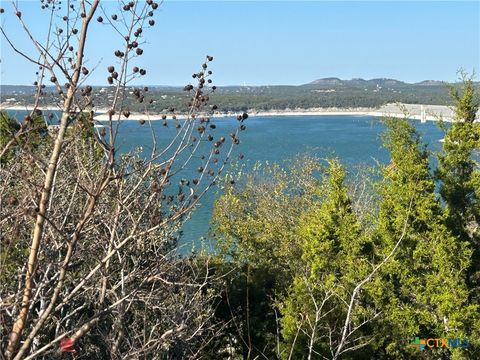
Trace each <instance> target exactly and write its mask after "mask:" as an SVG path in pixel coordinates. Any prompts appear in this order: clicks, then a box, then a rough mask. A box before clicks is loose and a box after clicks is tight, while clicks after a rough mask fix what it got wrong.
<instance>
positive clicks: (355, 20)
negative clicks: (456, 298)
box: [1, 0, 480, 85]
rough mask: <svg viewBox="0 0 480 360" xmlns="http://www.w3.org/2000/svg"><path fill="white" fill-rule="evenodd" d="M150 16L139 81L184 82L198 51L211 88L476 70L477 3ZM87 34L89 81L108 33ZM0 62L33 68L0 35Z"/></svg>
mask: <svg viewBox="0 0 480 360" xmlns="http://www.w3.org/2000/svg"><path fill="white" fill-rule="evenodd" d="M65 2H66V1H64V3H65ZM1 3H2V7H4V8H5V9H6V13H5V14H3V15H2V17H1V22H2V24H3V26H4V27H5V28H6V30H7V32H8V33H9V34H11V35H12V37H13V39H15V40H16V41H17V43H18V44H19V46H20V47H21V48H22V49H31V47H29V46H28V45H27V44H28V42H27V40H26V39H25V37H24V36H22V35H20V29H19V27H18V24H17V23H18V21H17V19H15V17H14V16H5V15H7V14H8V15H11V12H12V10H11V4H10V3H9V2H8V1H1ZM113 4H114V2H113V1H108V2H106V5H105V6H106V7H107V8H109V7H111V6H113ZM19 6H20V7H21V8H22V12H23V17H24V18H25V19H26V20H27V22H28V23H29V24H31V26H32V27H33V30H34V32H39V31H41V29H42V28H45V26H46V24H47V22H46V21H45V19H44V16H45V14H43V13H42V12H41V11H40V8H39V1H19ZM42 14H43V15H42ZM155 19H156V23H157V24H156V26H155V27H154V28H152V29H151V30H149V31H147V32H144V34H145V38H146V40H147V41H148V44H145V45H144V46H143V48H144V50H145V53H144V56H143V57H142V58H141V60H139V61H138V62H137V64H139V66H142V67H145V68H146V69H147V71H148V77H147V78H146V79H145V80H144V81H142V83H146V84H165V85H182V84H185V83H188V82H189V81H190V80H191V77H190V75H191V73H192V72H194V71H195V70H197V68H198V66H199V65H200V64H201V62H202V61H203V59H204V55H206V54H211V55H213V56H214V57H215V62H214V64H213V67H212V70H214V75H215V78H214V79H215V82H216V83H217V84H219V85H230V84H243V83H246V84H247V85H262V84H303V83H307V82H310V81H312V80H315V79H317V78H322V77H330V76H335V77H340V78H346V79H350V78H354V77H362V78H375V77H389V78H396V79H400V80H404V81H408V82H416V81H421V80H424V79H435V80H447V81H452V80H454V79H455V78H456V71H457V70H458V69H459V68H464V69H465V70H467V71H472V70H473V69H475V70H476V71H477V72H478V71H479V70H480V69H479V65H480V2H479V1H470V2H460V1H455V2H443V1H441V2H440V1H437V2H433V1H424V2H413V1H402V2H391V1H383V2H379V1H370V2H360V1H355V2H343V1H335V2H325V1H310V2H298V1H296V2H287V1H281V2H273V1H272V2H271V1H268V2H267V1H237V2H232V1H195V2H186V1H168V0H166V1H165V2H164V3H163V5H162V6H161V8H160V10H159V11H158V12H157V14H156V17H155ZM92 34H94V36H93V37H91V38H90V46H89V47H88V54H87V56H86V57H87V59H88V61H89V63H88V64H89V66H93V65H95V64H99V70H98V71H95V72H93V74H92V77H91V79H90V83H92V84H96V85H99V84H103V83H105V80H104V79H105V77H106V73H105V67H106V66H107V65H109V63H110V61H111V59H112V58H113V56H112V53H113V51H114V50H115V49H116V48H117V46H115V44H118V36H117V35H116V34H115V33H113V31H112V30H110V29H109V28H108V27H106V26H102V25H100V24H97V23H95V24H94V26H93V28H92ZM1 60H2V63H1V66H2V68H1V82H2V84H28V83H32V82H33V81H34V80H35V76H34V73H35V68H34V67H33V66H31V65H29V64H28V63H27V62H26V61H24V60H23V59H19V58H18V56H17V55H15V54H14V53H13V52H12V51H11V49H10V48H9V47H8V45H7V44H6V41H5V40H4V39H3V38H2V42H1ZM477 79H478V76H477Z"/></svg>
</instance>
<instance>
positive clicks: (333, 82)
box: [305, 77, 442, 88]
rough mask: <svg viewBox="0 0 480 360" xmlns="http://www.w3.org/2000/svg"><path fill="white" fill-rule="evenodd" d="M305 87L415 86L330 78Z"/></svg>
mask: <svg viewBox="0 0 480 360" xmlns="http://www.w3.org/2000/svg"><path fill="white" fill-rule="evenodd" d="M431 81H432V80H426V81H422V84H423V83H425V84H427V83H428V82H431ZM437 83H442V82H441V81H438V82H437ZM305 85H307V86H308V85H317V86H344V87H362V86H363V87H367V88H370V87H378V86H382V87H385V86H390V87H395V86H405V85H413V84H408V83H405V82H403V81H400V80H396V79H388V78H378V79H370V80H366V79H362V78H354V79H351V80H342V79H339V78H335V77H328V78H323V79H317V80H314V81H312V82H310V83H308V84H305Z"/></svg>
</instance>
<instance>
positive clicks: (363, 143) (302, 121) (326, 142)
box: [17, 113, 443, 244]
mask: <svg viewBox="0 0 480 360" xmlns="http://www.w3.org/2000/svg"><path fill="white" fill-rule="evenodd" d="M17 115H18V116H20V114H18V113H17ZM213 122H214V123H215V124H216V125H217V129H216V130H215V132H216V134H218V135H220V134H221V135H225V136H226V137H228V134H229V133H230V132H232V131H233V129H234V128H235V127H236V126H237V124H238V123H237V121H236V119H234V118H220V119H215V120H213ZM415 124H416V127H417V129H418V130H419V132H420V133H421V134H422V136H423V140H424V142H425V143H426V144H428V146H429V148H430V149H431V150H434V151H436V150H439V149H440V148H441V143H440V142H439V140H440V139H441V138H442V137H443V135H442V132H441V131H440V130H439V129H438V127H437V124H436V123H434V122H427V123H424V124H422V123H420V122H419V121H415ZM245 125H246V126H247V129H246V130H245V131H244V132H242V133H240V137H239V138H240V140H241V144H240V145H239V146H238V147H237V148H236V152H237V153H240V152H241V153H243V154H244V155H245V158H244V160H243V163H244V164H245V167H246V168H247V169H248V168H250V167H251V166H252V165H253V164H254V163H255V162H257V161H268V162H279V163H283V162H284V161H285V160H288V159H291V158H293V157H295V156H296V155H299V154H300V155H301V154H311V155H314V156H318V157H323V158H325V157H329V156H336V157H338V158H339V159H340V160H341V161H342V162H343V163H344V164H345V165H346V166H347V167H353V166H357V165H367V166H368V165H374V164H376V163H377V162H381V163H385V162H387V161H388V154H387V152H386V151H385V149H383V148H382V146H381V141H380V138H379V136H380V134H381V133H382V132H383V131H384V126H383V124H382V123H381V121H380V119H378V118H375V117H370V116H345V115H335V116H268V117H249V118H248V119H247V120H246V121H245ZM152 127H153V130H154V131H155V133H156V134H157V137H158V143H159V147H161V144H162V142H166V141H167V139H168V138H169V137H170V136H171V134H172V133H173V131H174V129H173V126H171V127H169V128H168V129H167V128H165V127H163V126H162V122H161V121H157V122H152ZM150 131H151V130H150V128H149V127H148V126H147V125H144V126H140V125H139V124H138V122H136V121H125V122H123V123H122V124H121V128H120V132H119V139H120V141H119V144H120V151H129V150H132V149H134V148H136V147H139V146H142V147H144V149H145V150H147V151H148V149H149V147H150V144H151V133H150ZM216 196H218V193H217V191H216V190H213V191H212V192H210V193H209V194H207V196H206V197H204V198H203V199H202V204H201V206H200V207H198V208H197V209H196V211H195V212H194V213H193V214H192V216H191V219H190V220H189V221H187V222H186V224H185V226H184V228H183V237H182V243H184V244H189V243H192V242H194V243H195V242H197V241H198V240H199V239H200V238H201V237H202V236H205V235H206V234H207V232H208V229H209V220H210V215H211V211H212V205H213V201H214V198H215V197H216Z"/></svg>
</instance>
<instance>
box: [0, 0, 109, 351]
mask: <svg viewBox="0 0 480 360" xmlns="http://www.w3.org/2000/svg"><path fill="white" fill-rule="evenodd" d="M99 1H100V0H95V1H94V2H93V3H92V6H91V8H90V11H89V13H88V15H87V16H86V17H85V18H84V20H83V24H82V30H81V33H80V38H79V44H78V50H77V62H76V66H75V71H74V74H73V77H72V82H71V84H70V86H69V88H68V92H67V97H66V99H65V101H64V104H63V114H62V118H61V121H60V128H59V131H58V134H57V137H56V139H55V144H54V146H53V150H52V154H51V156H50V161H49V163H48V169H47V173H46V175H45V182H44V185H43V191H42V196H41V200H40V204H39V210H38V213H37V219H36V222H35V227H34V230H33V236H32V244H31V246H30V254H29V257H28V264H27V272H26V274H25V286H24V289H23V296H22V306H21V309H20V312H19V315H18V317H17V319H16V321H15V323H14V325H13V328H12V331H11V333H10V339H9V343H8V346H7V351H6V353H5V354H6V356H7V358H8V359H11V358H12V356H13V353H14V351H15V349H16V348H17V347H18V344H19V342H20V338H21V335H22V332H23V330H24V328H25V325H26V321H27V315H28V310H29V308H30V299H31V296H32V279H33V277H34V274H35V266H36V264H37V257H38V250H39V248H40V244H41V241H42V236H43V227H44V223H45V218H46V216H47V211H48V203H49V201H50V196H51V190H52V185H53V181H54V178H55V174H56V172H57V164H58V159H59V157H60V154H61V152H62V145H63V141H64V137H65V133H66V130H67V125H68V117H69V114H70V109H71V107H72V104H73V100H74V95H75V92H76V89H77V85H78V80H79V78H80V70H81V68H82V64H83V53H84V49H85V41H86V38H87V31H88V25H89V23H90V20H91V19H92V17H93V14H94V13H95V11H96V9H97V6H98V3H99Z"/></svg>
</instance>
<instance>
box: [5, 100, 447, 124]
mask: <svg viewBox="0 0 480 360" xmlns="http://www.w3.org/2000/svg"><path fill="white" fill-rule="evenodd" d="M32 109H33V107H32V106H30V105H29V106H5V107H4V106H0V110H9V111H15V110H21V111H25V110H32ZM38 109H39V110H42V111H48V110H58V109H54V108H45V107H38ZM420 109H421V110H420ZM403 110H405V111H406V113H405V112H403ZM246 112H247V114H248V115H249V116H250V117H266V116H268V117H269V116H335V115H347V116H374V117H395V118H404V117H405V116H406V114H407V117H408V118H409V119H413V120H422V119H423V120H425V121H437V120H439V118H440V117H442V119H443V120H444V121H452V117H453V112H452V110H451V109H450V108H449V107H447V106H442V105H421V104H387V105H384V106H382V107H380V108H312V109H292V110H290V109H287V110H267V111H257V110H254V109H251V110H249V111H246ZM95 113H96V115H95V116H94V120H96V121H99V122H105V121H109V115H108V109H96V110H95ZM238 114H241V112H238V113H237V112H228V113H221V112H217V113H213V114H212V113H209V114H205V113H199V114H197V117H214V118H227V117H236V116H237V115H238ZM162 116H167V119H172V116H173V114H162V113H160V114H141V113H131V114H130V116H129V118H128V119H127V118H125V117H124V116H123V115H122V116H120V119H119V116H118V115H114V119H113V120H114V121H118V120H130V121H139V120H145V121H159V120H163V119H162ZM175 116H176V118H177V119H185V118H186V117H187V114H175Z"/></svg>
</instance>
